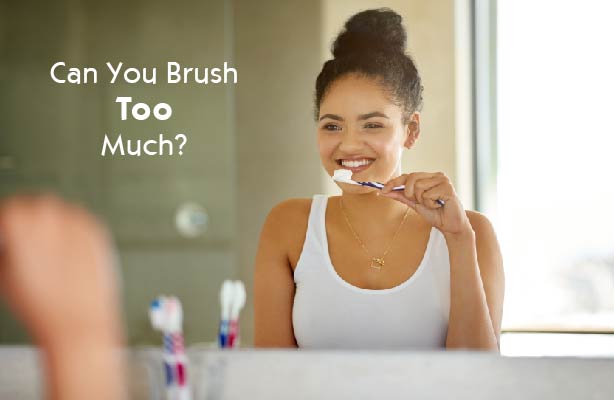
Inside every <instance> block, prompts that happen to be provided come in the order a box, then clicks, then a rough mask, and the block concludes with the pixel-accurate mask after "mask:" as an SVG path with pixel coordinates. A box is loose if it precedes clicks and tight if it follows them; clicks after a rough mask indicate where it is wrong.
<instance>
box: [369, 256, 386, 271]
mask: <svg viewBox="0 0 614 400" xmlns="http://www.w3.org/2000/svg"><path fill="white" fill-rule="evenodd" d="M369 266H370V267H371V268H373V269H374V270H377V271H381V270H382V267H383V266H384V259H383V258H377V257H373V258H372V259H371V265H369Z"/></svg>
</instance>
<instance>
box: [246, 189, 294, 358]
mask: <svg viewBox="0 0 614 400" xmlns="http://www.w3.org/2000/svg"><path fill="white" fill-rule="evenodd" d="M292 202H293V200H287V201H284V202H282V203H280V204H278V205H277V206H275V207H274V208H273V209H272V210H271V212H270V213H269V215H268V216H267V219H266V221H265V222H264V226H263V228H262V232H261V233H260V243H259V245H258V253H257V255H256V265H255V272H254V323H255V327H254V346H255V347H297V345H296V340H295V339H294V331H293V328H292V305H293V302H294V291H295V287H294V278H293V274H292V268H291V266H290V262H289V259H288V251H287V249H288V247H287V246H288V244H289V243H288V238H289V235H288V234H286V233H285V232H286V231H287V230H288V227H289V225H291V221H290V220H289V218H288V215H289V214H290V213H291V212H292Z"/></svg>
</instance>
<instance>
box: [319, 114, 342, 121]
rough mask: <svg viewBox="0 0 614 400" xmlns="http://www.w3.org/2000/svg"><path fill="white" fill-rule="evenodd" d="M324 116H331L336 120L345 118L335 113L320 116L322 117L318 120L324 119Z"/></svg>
mask: <svg viewBox="0 0 614 400" xmlns="http://www.w3.org/2000/svg"><path fill="white" fill-rule="evenodd" d="M324 118H330V119H334V120H336V121H343V118H341V117H340V116H338V115H335V114H324V115H322V116H321V117H320V119H319V120H318V121H322V120H323V119H324Z"/></svg>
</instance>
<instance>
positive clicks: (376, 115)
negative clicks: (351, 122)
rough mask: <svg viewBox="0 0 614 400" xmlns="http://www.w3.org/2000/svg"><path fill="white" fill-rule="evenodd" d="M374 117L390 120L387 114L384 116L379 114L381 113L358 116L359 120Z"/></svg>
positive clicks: (375, 112) (374, 112)
mask: <svg viewBox="0 0 614 400" xmlns="http://www.w3.org/2000/svg"><path fill="white" fill-rule="evenodd" d="M372 117H383V118H387V119H389V118H388V116H387V115H386V114H384V113H382V112H379V111H373V112H370V113H368V114H362V115H359V116H358V120H363V119H369V118H372Z"/></svg>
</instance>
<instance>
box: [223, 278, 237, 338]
mask: <svg viewBox="0 0 614 400" xmlns="http://www.w3.org/2000/svg"><path fill="white" fill-rule="evenodd" d="M233 294H234V287H233V283H232V281H229V280H225V281H224V283H222V289H221V290H220V304H221V306H222V317H221V319H220V332H219V345H220V347H221V348H224V347H227V344H228V343H227V341H228V328H229V326H228V325H229V318H230V309H231V307H232V300H233Z"/></svg>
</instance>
